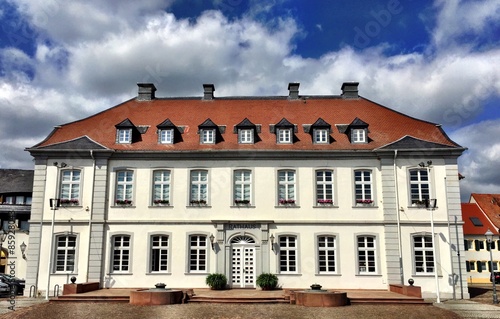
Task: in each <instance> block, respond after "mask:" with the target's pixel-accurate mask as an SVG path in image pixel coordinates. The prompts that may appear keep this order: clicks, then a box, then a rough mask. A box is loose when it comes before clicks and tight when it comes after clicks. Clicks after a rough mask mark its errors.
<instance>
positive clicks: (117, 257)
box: [111, 235, 130, 272]
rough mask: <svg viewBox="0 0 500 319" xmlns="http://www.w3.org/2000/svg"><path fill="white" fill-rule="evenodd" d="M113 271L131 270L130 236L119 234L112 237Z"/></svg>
mask: <svg viewBox="0 0 500 319" xmlns="http://www.w3.org/2000/svg"><path fill="white" fill-rule="evenodd" d="M112 245H113V248H112V251H113V255H112V260H111V265H112V266H113V269H112V272H129V270H130V236H128V235H117V236H113V239H112Z"/></svg>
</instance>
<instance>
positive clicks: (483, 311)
mask: <svg viewBox="0 0 500 319" xmlns="http://www.w3.org/2000/svg"><path fill="white" fill-rule="evenodd" d="M434 305H435V306H436V307H439V308H442V309H447V310H450V311H453V312H454V313H456V314H458V315H460V316H461V317H462V318H488V319H490V318H491V319H493V318H500V308H499V307H498V306H494V305H487V304H484V303H478V302H475V301H471V300H449V301H445V302H442V303H439V304H434Z"/></svg>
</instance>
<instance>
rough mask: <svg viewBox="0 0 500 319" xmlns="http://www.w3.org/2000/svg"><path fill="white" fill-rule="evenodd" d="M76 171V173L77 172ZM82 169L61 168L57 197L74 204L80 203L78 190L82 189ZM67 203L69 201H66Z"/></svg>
mask: <svg viewBox="0 0 500 319" xmlns="http://www.w3.org/2000/svg"><path fill="white" fill-rule="evenodd" d="M77 173H78V174H77ZM67 174H69V175H67ZM81 183H82V170H81V169H65V170H61V182H60V185H59V187H60V188H59V198H60V199H61V200H62V201H63V202H64V201H65V200H67V201H69V202H72V203H74V204H79V203H80V191H81V189H82V185H81ZM68 204H69V203H68Z"/></svg>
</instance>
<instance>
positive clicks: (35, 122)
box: [0, 0, 500, 200]
mask: <svg viewBox="0 0 500 319" xmlns="http://www.w3.org/2000/svg"><path fill="white" fill-rule="evenodd" d="M82 13H84V14H82ZM499 17H500V3H499V1H493V0H490V1H488V0H484V1H480V0H470V1H460V0H434V1H417V0H406V1H405V0H399V1H398V0H380V1H379V0H367V1H352V0H351V1H345V0H337V1H326V0H317V1H314V2H312V1H299V0H269V1H255V0H212V1H208V0H182V1H181V0H149V1H135V0H120V1H118V0H108V1H103V0H73V1H71V2H66V1H62V0H48V1H31V0H0V20H1V21H0V23H1V31H0V32H2V36H1V37H0V108H1V110H2V117H0V140H1V141H2V145H3V152H2V154H0V167H1V168H32V167H33V163H32V161H31V157H30V156H29V154H28V153H27V152H25V151H23V150H24V148H25V147H29V146H32V145H34V144H36V143H37V142H39V141H40V140H42V139H43V138H44V137H45V136H46V135H47V134H48V133H49V132H50V131H51V130H52V128H53V126H55V125H58V124H62V123H66V122H69V121H73V120H76V119H79V118H82V117H86V116H88V115H91V114H94V113H96V112H99V111H101V110H103V109H106V108H109V107H111V106H113V105H116V104H118V103H120V102H122V101H124V100H127V99H129V98H131V97H133V96H135V95H136V85H135V84H136V83H137V82H153V83H155V85H156V87H157V88H158V92H157V96H186V95H188V96H201V94H202V89H201V88H202V83H214V84H215V87H216V92H215V93H216V96H224V95H286V94H287V84H288V83H289V82H300V83H301V87H300V92H301V93H302V94H311V95H314V94H340V86H341V84H342V82H345V81H359V82H360V87H359V89H360V94H361V95H362V96H364V97H366V98H369V99H371V100H374V101H376V102H379V103H381V104H383V105H386V106H388V107H391V108H393V109H395V110H398V111H400V112H403V113H406V114H408V115H411V116H414V117H417V118H421V119H424V120H428V121H432V122H435V123H440V124H442V125H443V128H444V129H445V130H446V132H447V133H448V134H449V135H450V137H451V138H452V139H453V140H455V141H456V142H458V143H459V144H461V145H463V146H466V147H468V148H469V150H468V151H467V152H466V153H465V154H464V155H463V156H462V157H461V158H460V161H459V169H460V171H461V173H462V174H464V175H465V176H466V179H465V180H463V181H462V182H461V183H462V184H461V185H462V199H463V200H467V197H468V194H470V192H476V193H500V169H499V168H500V164H499V160H498V158H500V107H499V106H500V104H499V102H500V46H499V44H500V18H499Z"/></svg>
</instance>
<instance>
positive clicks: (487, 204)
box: [470, 193, 500, 231]
mask: <svg viewBox="0 0 500 319" xmlns="http://www.w3.org/2000/svg"><path fill="white" fill-rule="evenodd" d="M470 201H471V202H476V203H477V205H478V206H479V208H480V209H481V210H482V211H483V212H484V214H486V216H488V218H489V219H490V220H491V221H492V223H493V224H494V225H495V227H496V228H497V229H498V228H500V194H475V193H473V194H471V200H470ZM491 231H493V229H492V230H491Z"/></svg>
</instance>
